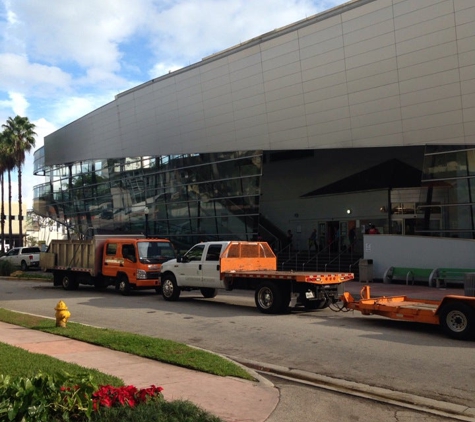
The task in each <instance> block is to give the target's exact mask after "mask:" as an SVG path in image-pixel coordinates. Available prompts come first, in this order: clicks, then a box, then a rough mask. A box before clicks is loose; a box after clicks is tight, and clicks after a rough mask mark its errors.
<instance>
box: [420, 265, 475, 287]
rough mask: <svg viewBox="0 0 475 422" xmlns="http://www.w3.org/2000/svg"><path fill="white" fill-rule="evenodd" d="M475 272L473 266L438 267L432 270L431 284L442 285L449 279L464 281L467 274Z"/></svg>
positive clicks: (431, 285)
mask: <svg viewBox="0 0 475 422" xmlns="http://www.w3.org/2000/svg"><path fill="white" fill-rule="evenodd" d="M467 273H475V269H472V268H436V269H435V270H434V271H432V274H431V275H430V277H429V286H430V287H433V286H434V284H435V287H441V286H442V285H445V284H446V283H447V281H452V282H455V283H462V284H463V283H464V281H465V274H467Z"/></svg>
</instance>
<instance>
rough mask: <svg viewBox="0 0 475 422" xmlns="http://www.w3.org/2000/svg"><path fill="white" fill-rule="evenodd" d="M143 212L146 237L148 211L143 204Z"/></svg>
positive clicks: (146, 235)
mask: <svg viewBox="0 0 475 422" xmlns="http://www.w3.org/2000/svg"><path fill="white" fill-rule="evenodd" d="M143 213H144V215H145V237H148V213H149V210H148V207H147V206H145V208H144V209H143Z"/></svg>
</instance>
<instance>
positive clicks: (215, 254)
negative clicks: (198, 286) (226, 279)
mask: <svg viewBox="0 0 475 422" xmlns="http://www.w3.org/2000/svg"><path fill="white" fill-rule="evenodd" d="M223 247H224V245H222V244H211V245H209V246H208V250H207V251H206V257H205V260H204V261H203V267H202V276H203V279H202V282H203V287H211V288H215V289H218V288H223V287H224V285H223V284H222V281H221V280H220V276H219V257H220V256H221V249H222V248H223Z"/></svg>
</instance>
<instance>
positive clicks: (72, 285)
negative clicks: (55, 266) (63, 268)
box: [61, 273, 79, 290]
mask: <svg viewBox="0 0 475 422" xmlns="http://www.w3.org/2000/svg"><path fill="white" fill-rule="evenodd" d="M61 284H62V285H63V289H64V290H77V288H78V287H79V283H78V282H77V281H76V279H75V278H74V276H73V275H72V274H68V273H66V274H64V275H63V278H62V279H61Z"/></svg>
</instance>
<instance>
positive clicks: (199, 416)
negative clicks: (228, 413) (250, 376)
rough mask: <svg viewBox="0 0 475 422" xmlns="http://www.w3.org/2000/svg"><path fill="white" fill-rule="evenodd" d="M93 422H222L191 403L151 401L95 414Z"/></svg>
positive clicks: (103, 410) (111, 408)
mask: <svg viewBox="0 0 475 422" xmlns="http://www.w3.org/2000/svg"><path fill="white" fill-rule="evenodd" d="M91 421H92V422H117V421H121V422H222V419H220V418H218V417H217V416H214V415H212V414H210V413H208V412H206V411H204V410H203V409H201V408H199V407H198V406H196V405H194V404H193V403H191V402H189V401H182V400H175V401H171V402H167V401H165V400H159V401H150V402H147V403H143V404H141V405H139V406H136V407H134V408H131V407H128V406H123V407H110V408H101V410H100V411H99V412H97V413H96V412H94V413H93V414H92V418H91Z"/></svg>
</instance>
